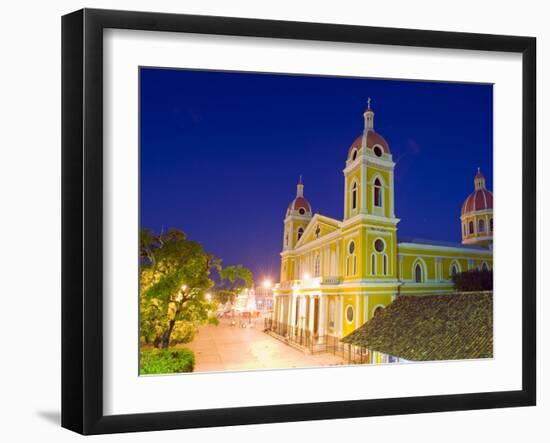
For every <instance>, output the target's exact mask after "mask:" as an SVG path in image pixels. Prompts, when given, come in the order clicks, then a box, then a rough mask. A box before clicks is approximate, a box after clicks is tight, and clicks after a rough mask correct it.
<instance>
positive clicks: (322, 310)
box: [319, 294, 327, 337]
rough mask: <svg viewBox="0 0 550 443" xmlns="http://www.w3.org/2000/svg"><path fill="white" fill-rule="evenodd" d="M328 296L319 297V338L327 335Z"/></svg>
mask: <svg viewBox="0 0 550 443" xmlns="http://www.w3.org/2000/svg"><path fill="white" fill-rule="evenodd" d="M326 299H327V296H326V295H324V294H321V295H320V296H319V337H321V336H323V335H325V331H326V324H325V323H326V317H327V316H326V310H327V300H326Z"/></svg>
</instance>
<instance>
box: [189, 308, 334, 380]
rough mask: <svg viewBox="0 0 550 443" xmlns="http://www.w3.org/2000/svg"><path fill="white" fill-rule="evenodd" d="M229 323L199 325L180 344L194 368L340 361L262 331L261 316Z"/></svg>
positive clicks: (230, 368)
mask: <svg viewBox="0 0 550 443" xmlns="http://www.w3.org/2000/svg"><path fill="white" fill-rule="evenodd" d="M235 321H236V323H237V324H236V325H235V326H231V320H230V319H221V320H220V324H219V325H217V326H215V325H203V326H200V327H199V330H198V333H197V334H196V335H195V338H194V340H193V341H192V342H190V343H187V344H185V345H183V347H185V348H188V349H191V350H192V351H193V352H194V353H195V371H194V372H213V371H216V372H217V371H242V370H250V369H280V368H304V367H318V366H335V365H342V364H343V360H342V358H340V357H337V356H335V355H333V354H328V353H327V354H316V355H311V354H307V353H303V352H301V351H299V350H297V349H295V348H293V347H291V346H289V345H287V344H286V343H284V342H282V341H280V340H278V339H277V338H275V337H272V336H271V335H268V334H266V333H265V332H263V327H264V321H263V318H256V319H253V320H252V323H251V325H249V326H247V327H244V328H243V327H240V326H239V319H235Z"/></svg>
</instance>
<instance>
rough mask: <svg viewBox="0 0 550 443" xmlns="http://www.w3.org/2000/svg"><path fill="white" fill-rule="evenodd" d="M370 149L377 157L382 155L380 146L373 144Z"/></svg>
mask: <svg viewBox="0 0 550 443" xmlns="http://www.w3.org/2000/svg"><path fill="white" fill-rule="evenodd" d="M372 151H373V152H374V155H376V156H377V157H382V148H380V146H375V147H374V149H373V150H372Z"/></svg>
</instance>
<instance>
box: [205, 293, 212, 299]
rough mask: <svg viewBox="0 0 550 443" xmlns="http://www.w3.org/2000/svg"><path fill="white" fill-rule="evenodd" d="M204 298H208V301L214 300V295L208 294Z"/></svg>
mask: <svg viewBox="0 0 550 443" xmlns="http://www.w3.org/2000/svg"><path fill="white" fill-rule="evenodd" d="M204 297H205V298H206V300H207V301H211V300H212V294H210V292H207V293H206V294H204Z"/></svg>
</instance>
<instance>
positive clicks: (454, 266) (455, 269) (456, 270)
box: [451, 263, 458, 277]
mask: <svg viewBox="0 0 550 443" xmlns="http://www.w3.org/2000/svg"><path fill="white" fill-rule="evenodd" d="M456 274H458V268H457V267H456V264H454V263H453V265H452V266H451V277H453V276H455V275H456Z"/></svg>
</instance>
